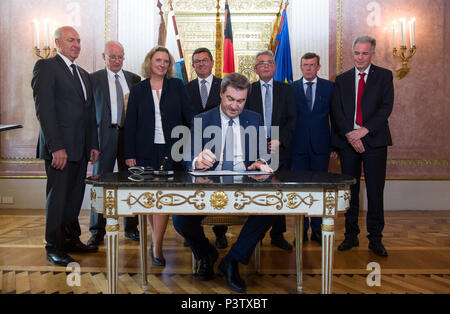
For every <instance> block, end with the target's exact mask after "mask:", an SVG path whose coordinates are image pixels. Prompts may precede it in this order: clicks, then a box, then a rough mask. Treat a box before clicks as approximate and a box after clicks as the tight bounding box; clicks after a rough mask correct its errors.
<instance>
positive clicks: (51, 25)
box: [33, 19, 56, 59]
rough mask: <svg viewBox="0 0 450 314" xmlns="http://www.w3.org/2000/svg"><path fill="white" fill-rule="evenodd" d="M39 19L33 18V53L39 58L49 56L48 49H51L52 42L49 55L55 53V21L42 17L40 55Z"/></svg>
mask: <svg viewBox="0 0 450 314" xmlns="http://www.w3.org/2000/svg"><path fill="white" fill-rule="evenodd" d="M39 24H40V23H39V21H38V20H36V19H33V38H34V54H35V55H36V56H38V57H39V58H41V59H47V58H48V57H50V51H52V49H51V47H50V45H51V44H53V51H52V55H51V57H54V56H55V55H56V47H55V38H54V33H55V30H56V22H53V21H50V20H49V19H44V20H43V21H42V25H43V26H44V27H43V36H42V37H43V47H42V52H43V55H42V56H41V41H40V35H41V32H40V29H39Z"/></svg>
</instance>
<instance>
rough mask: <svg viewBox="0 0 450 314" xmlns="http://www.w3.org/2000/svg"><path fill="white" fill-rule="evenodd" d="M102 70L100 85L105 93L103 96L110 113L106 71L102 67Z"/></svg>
mask: <svg viewBox="0 0 450 314" xmlns="http://www.w3.org/2000/svg"><path fill="white" fill-rule="evenodd" d="M103 71H104V73H103V75H102V76H101V78H100V84H101V87H102V91H103V92H104V93H105V94H104V96H105V97H106V104H107V105H108V109H109V112H110V114H111V95H110V92H109V82H108V71H106V69H104V70H103Z"/></svg>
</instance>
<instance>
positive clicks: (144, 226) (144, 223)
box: [138, 215, 147, 291]
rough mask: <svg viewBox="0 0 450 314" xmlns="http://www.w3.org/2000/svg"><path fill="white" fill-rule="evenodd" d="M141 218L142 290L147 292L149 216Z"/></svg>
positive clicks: (141, 216)
mask: <svg viewBox="0 0 450 314" xmlns="http://www.w3.org/2000/svg"><path fill="white" fill-rule="evenodd" d="M138 217H139V237H140V244H139V254H140V258H141V274H142V290H144V291H147V219H146V218H147V216H144V215H138Z"/></svg>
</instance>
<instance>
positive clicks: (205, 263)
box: [197, 246, 219, 281]
mask: <svg viewBox="0 0 450 314" xmlns="http://www.w3.org/2000/svg"><path fill="white" fill-rule="evenodd" d="M218 257H219V252H217V250H216V248H215V247H213V246H211V247H210V251H209V253H208V255H207V256H205V257H203V258H201V259H200V266H199V268H198V272H197V275H198V280H200V281H208V280H211V279H212V278H213V277H214V263H215V262H216V261H217V258H218Z"/></svg>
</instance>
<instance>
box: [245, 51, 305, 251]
mask: <svg viewBox="0 0 450 314" xmlns="http://www.w3.org/2000/svg"><path fill="white" fill-rule="evenodd" d="M275 70H276V66H275V62H274V60H273V53H272V52H271V51H268V50H266V51H262V52H259V53H258V54H257V55H256V57H255V67H254V71H255V72H256V74H258V76H259V81H257V82H254V83H253V84H252V91H251V93H250V95H249V96H248V98H247V103H246V104H245V109H248V110H252V111H255V112H257V113H259V114H260V115H261V116H262V117H263V119H264V125H265V126H266V130H267V133H266V134H267V137H268V143H269V146H268V149H269V152H270V153H271V154H274V153H278V156H279V166H278V170H288V171H289V170H290V165H291V149H290V144H291V137H292V133H293V131H294V128H295V120H296V112H295V103H294V94H293V91H292V87H291V86H290V85H288V84H285V83H282V82H278V81H274V79H273V74H274V73H275ZM271 127H278V130H279V136H278V138H274V137H273V136H272V134H271V129H270V128H271ZM275 170H277V169H275ZM283 232H286V216H284V215H279V216H277V218H276V220H275V222H274V224H273V226H272V230H271V231H270V237H271V244H272V245H275V246H277V247H279V248H281V249H284V250H292V245H291V244H290V243H289V242H287V241H286V240H285V239H284V237H283Z"/></svg>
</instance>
